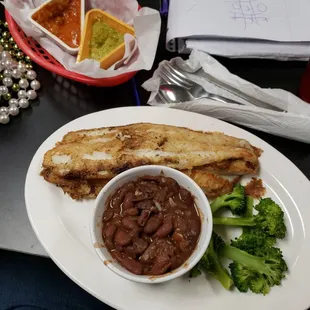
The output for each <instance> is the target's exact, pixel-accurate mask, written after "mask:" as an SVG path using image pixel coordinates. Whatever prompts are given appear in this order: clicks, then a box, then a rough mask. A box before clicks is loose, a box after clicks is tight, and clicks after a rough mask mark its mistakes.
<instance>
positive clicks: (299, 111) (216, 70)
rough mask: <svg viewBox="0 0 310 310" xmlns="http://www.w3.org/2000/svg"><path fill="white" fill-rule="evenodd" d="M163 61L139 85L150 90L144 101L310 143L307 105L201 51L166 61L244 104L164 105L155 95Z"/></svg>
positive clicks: (198, 102)
mask: <svg viewBox="0 0 310 310" xmlns="http://www.w3.org/2000/svg"><path fill="white" fill-rule="evenodd" d="M165 62H166V61H163V62H161V63H160V64H159V67H158V69H157V70H156V71H155V72H154V75H153V77H152V78H151V79H149V80H148V81H146V82H145V83H144V84H143V85H142V87H143V88H144V89H145V90H147V91H150V92H151V95H150V98H149V101H148V104H149V105H155V106H165V107H170V108H174V109H181V110H187V111H192V112H197V113H202V114H205V115H208V116H212V117H215V118H218V119H222V120H225V121H228V122H232V123H236V124H239V125H242V126H245V127H248V128H252V129H256V130H260V131H263V132H267V133H269V134H273V135H276V136H280V137H285V138H288V139H292V140H297V141H301V142H305V143H310V105H309V104H308V103H306V102H304V101H302V100H301V99H299V98H298V97H296V96H295V95H293V94H292V93H289V92H287V91H284V90H282V89H270V88H268V89H267V88H260V87H258V86H257V85H255V84H252V83H250V82H248V81H246V80H244V79H241V78H240V77H238V76H237V75H234V74H232V73H230V72H229V71H228V70H227V69H226V68H225V67H224V66H222V65H221V64H220V63H219V62H218V61H217V60H216V59H214V58H213V57H211V56H210V55H209V54H207V53H205V52H201V51H193V52H192V53H191V54H190V56H189V59H188V60H183V59H181V58H179V57H177V58H174V59H172V60H171V61H170V63H171V64H174V65H176V66H178V67H179V68H181V69H182V72H183V73H184V74H185V75H186V76H187V77H188V78H189V79H191V80H193V81H194V82H196V83H198V84H200V85H202V86H203V87H204V88H205V89H206V90H207V91H209V92H212V93H215V94H218V95H221V96H225V97H227V98H230V99H233V100H236V101H239V102H242V103H244V105H236V104H225V103H221V102H217V101H214V100H210V99H200V100H194V101H190V102H184V103H176V104H164V103H162V102H160V101H159V99H158V97H157V96H156V94H157V92H158V89H159V85H160V83H161V79H160V78H159V70H160V68H161V66H162V65H163V64H164V63H165ZM206 74H208V75H211V76H213V77H214V78H216V79H217V80H220V81H222V82H223V83H225V84H227V85H229V86H230V87H233V88H235V89H238V90H239V91H241V92H243V93H245V94H247V95H250V96H251V97H254V98H256V99H259V100H261V101H264V102H267V103H269V104H271V105H273V106H275V107H278V108H281V109H283V110H285V111H287V112H277V111H272V110H268V109H263V108H259V107H257V106H254V105H253V104H251V103H250V102H247V101H245V100H243V99H241V98H239V97H238V96H235V95H234V94H232V93H231V92H229V91H227V90H224V89H222V88H220V87H218V86H216V85H214V84H212V83H210V82H209V81H208V80H207V78H206Z"/></svg>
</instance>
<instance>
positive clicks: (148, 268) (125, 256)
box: [102, 176, 201, 275]
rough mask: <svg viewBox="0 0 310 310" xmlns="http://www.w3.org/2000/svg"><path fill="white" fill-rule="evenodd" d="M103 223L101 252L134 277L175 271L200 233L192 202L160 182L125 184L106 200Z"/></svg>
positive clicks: (153, 179) (146, 179)
mask: <svg viewBox="0 0 310 310" xmlns="http://www.w3.org/2000/svg"><path fill="white" fill-rule="evenodd" d="M102 220H103V230H102V236H103V241H104V244H105V246H106V248H107V249H108V250H109V252H110V253H111V255H112V257H113V258H114V259H115V260H116V261H117V262H118V263H119V264H120V265H121V266H123V267H124V268H126V269H127V270H128V271H130V272H132V273H134V274H137V275H162V274H164V273H167V272H170V271H172V270H174V269H176V268H178V267H180V266H181V265H182V264H183V263H185V262H186V261H187V259H188V258H189V257H190V256H191V254H192V253H193V252H194V250H195V247H196V245H197V242H198V238H199V235H200V231H201V219H200V216H199V213H198V210H197V208H196V205H195V200H194V197H193V196H192V194H191V193H190V192H189V191H188V190H186V189H185V188H183V187H180V186H179V184H178V183H177V182H176V181H175V180H174V179H172V178H169V177H165V176H143V177H141V178H138V179H137V181H134V182H128V183H126V184H124V185H123V186H122V187H121V188H119V189H118V190H117V191H116V192H115V193H114V194H113V195H112V196H111V197H110V198H109V199H108V201H107V205H106V209H105V212H104V214H103V219H102Z"/></svg>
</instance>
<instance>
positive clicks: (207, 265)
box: [190, 232, 233, 290]
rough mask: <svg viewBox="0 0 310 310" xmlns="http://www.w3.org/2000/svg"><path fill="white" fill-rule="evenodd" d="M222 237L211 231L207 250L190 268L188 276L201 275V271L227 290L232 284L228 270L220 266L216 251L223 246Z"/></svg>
mask: <svg viewBox="0 0 310 310" xmlns="http://www.w3.org/2000/svg"><path fill="white" fill-rule="evenodd" d="M224 246H225V243H224V241H223V239H222V238H221V237H220V236H218V235H217V234H216V233H214V232H213V234H212V238H211V241H210V244H209V247H208V249H207V251H206V252H205V253H204V255H203V257H202V258H201V260H200V261H199V263H198V264H197V265H196V266H195V267H194V268H193V269H192V270H191V272H190V277H196V276H199V275H201V273H202V271H204V272H206V273H209V274H211V275H213V277H214V278H215V279H217V280H218V281H219V282H220V283H221V284H222V285H223V287H224V288H226V289H227V290H228V289H230V287H231V286H232V285H233V281H232V279H231V277H230V275H229V273H228V271H227V270H226V269H225V268H224V267H223V266H222V264H221V261H220V259H219V256H218V253H219V252H220V251H221V250H222V249H223V248H224Z"/></svg>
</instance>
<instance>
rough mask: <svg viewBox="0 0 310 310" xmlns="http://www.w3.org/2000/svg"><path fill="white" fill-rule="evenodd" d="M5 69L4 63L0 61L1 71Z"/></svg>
mask: <svg viewBox="0 0 310 310" xmlns="http://www.w3.org/2000/svg"><path fill="white" fill-rule="evenodd" d="M3 69H4V65H2V63H1V62H0V71H3Z"/></svg>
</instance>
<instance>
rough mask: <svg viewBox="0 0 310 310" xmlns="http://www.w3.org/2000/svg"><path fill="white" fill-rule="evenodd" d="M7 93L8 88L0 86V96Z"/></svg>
mask: <svg viewBox="0 0 310 310" xmlns="http://www.w3.org/2000/svg"><path fill="white" fill-rule="evenodd" d="M8 92H9V90H8V88H7V87H6V86H3V85H1V86H0V95H2V96H3V95H6V94H7V93H8Z"/></svg>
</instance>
